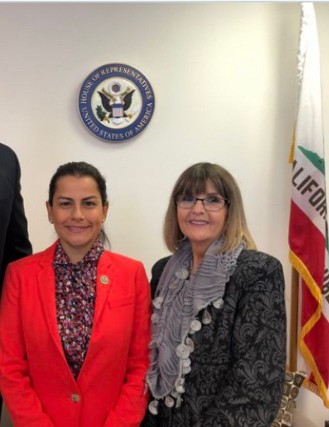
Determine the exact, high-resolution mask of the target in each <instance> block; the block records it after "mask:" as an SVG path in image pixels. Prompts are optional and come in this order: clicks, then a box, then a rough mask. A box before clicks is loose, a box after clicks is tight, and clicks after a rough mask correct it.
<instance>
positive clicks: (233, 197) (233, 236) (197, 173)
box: [163, 162, 256, 252]
mask: <svg viewBox="0 0 329 427" xmlns="http://www.w3.org/2000/svg"><path fill="white" fill-rule="evenodd" d="M208 181H211V182H212V183H213V184H214V186H215V187H216V189H217V191H218V194H220V195H221V196H222V197H224V198H226V199H227V200H228V202H227V218H226V224H225V229H224V235H225V243H224V245H223V246H222V247H221V249H220V252H227V251H231V250H233V249H235V248H236V247H237V246H238V245H239V244H240V243H241V241H242V240H244V241H245V243H246V245H247V249H255V248H256V245H255V242H254V240H253V238H252V236H251V233H250V231H249V229H248V226H247V221H246V217H245V213H244V207H243V202H242V197H241V192H240V189H239V187H238V184H237V183H236V181H235V179H234V178H233V176H232V175H231V174H230V173H229V172H228V171H227V170H226V169H224V168H223V167H222V166H219V165H217V164H212V163H205V162H203V163H196V164H194V165H192V166H190V167H189V168H187V169H186V170H185V171H184V172H183V173H182V174H181V175H180V177H179V178H178V180H177V182H176V184H175V186H174V188H173V191H172V193H171V196H170V199H169V205H168V208H167V212H166V216H165V221H164V227H163V237H164V241H165V243H166V246H167V248H168V249H169V250H170V251H171V252H175V251H176V250H177V249H178V247H179V244H180V242H181V241H182V240H183V239H184V235H183V233H182V232H181V230H180V228H179V224H178V219H177V205H176V199H177V197H178V196H180V195H182V194H195V195H198V194H202V193H205V191H206V187H207V182H208Z"/></svg>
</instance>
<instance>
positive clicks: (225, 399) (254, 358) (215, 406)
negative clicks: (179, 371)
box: [142, 250, 286, 427]
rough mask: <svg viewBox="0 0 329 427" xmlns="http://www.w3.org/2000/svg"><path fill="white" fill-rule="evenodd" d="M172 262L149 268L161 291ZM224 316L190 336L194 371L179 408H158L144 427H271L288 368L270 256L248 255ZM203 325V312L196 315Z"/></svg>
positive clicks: (278, 270)
mask: <svg viewBox="0 0 329 427" xmlns="http://www.w3.org/2000/svg"><path fill="white" fill-rule="evenodd" d="M168 259H169V257H167V258H163V259H161V260H159V261H158V262H157V263H156V264H155V265H154V267H153V269H152V280H151V286H152V291H153V294H154V291H155V289H156V286H157V284H158V281H159V278H160V276H161V273H162V271H163V269H164V266H165V265H166V263H167V261H168ZM224 302H225V305H224V307H223V309H222V310H217V309H216V308H214V307H213V306H210V307H208V311H209V312H210V314H211V316H212V319H213V320H212V322H211V323H210V324H209V325H203V326H202V329H201V330H200V331H198V332H196V333H195V334H193V335H192V336H191V337H192V339H193V341H194V344H195V350H194V352H193V353H192V354H191V355H190V359H191V362H192V363H191V367H192V371H191V372H190V373H189V374H188V375H186V378H185V393H184V394H183V395H182V397H183V404H182V406H181V407H180V408H174V409H169V408H167V407H166V406H165V405H164V403H163V402H162V401H161V402H160V405H159V414H158V415H156V416H154V415H151V414H150V413H149V412H147V414H146V416H145V419H144V421H143V423H142V426H143V427H224V426H225V427H226V426H230V427H269V426H271V423H272V421H273V420H274V418H275V415H276V413H277V411H278V409H279V405H280V400H281V395H282V389H283V383H284V377H285V362H286V313H285V301H284V277H283V271H282V267H281V264H280V262H279V261H278V260H277V259H275V258H273V257H272V256H270V255H267V254H265V253H262V252H258V251H254V250H244V251H242V252H241V254H240V256H239V258H238V264H237V268H236V270H235V272H234V274H233V275H232V277H231V279H230V281H229V283H228V284H227V287H226V291H225V296H224ZM199 316H200V318H201V316H202V312H200V313H199Z"/></svg>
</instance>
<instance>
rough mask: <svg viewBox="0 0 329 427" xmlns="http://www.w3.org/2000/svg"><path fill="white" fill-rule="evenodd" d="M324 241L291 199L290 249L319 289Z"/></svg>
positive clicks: (320, 285)
mask: <svg viewBox="0 0 329 427" xmlns="http://www.w3.org/2000/svg"><path fill="white" fill-rule="evenodd" d="M325 243H326V242H325V239H324V236H323V234H322V233H321V232H320V230H319V229H318V228H317V227H316V226H315V225H314V224H313V222H312V221H311V220H310V219H309V218H308V216H307V215H305V214H304V212H303V211H302V210H301V209H300V208H299V207H298V206H297V205H296V204H295V203H294V202H293V201H291V205H290V224H289V245H290V249H291V250H292V251H293V252H294V254H295V255H296V256H297V257H298V258H299V259H300V260H301V261H302V262H303V264H304V265H305V266H306V267H307V269H308V271H309V272H310V274H311V276H312V277H313V279H314V281H315V282H316V283H317V285H318V286H319V288H320V289H322V287H323V279H324V268H325V264H324V262H325V249H326V248H325ZM299 273H300V272H299Z"/></svg>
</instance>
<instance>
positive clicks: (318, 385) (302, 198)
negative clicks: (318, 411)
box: [289, 3, 329, 407]
mask: <svg viewBox="0 0 329 427" xmlns="http://www.w3.org/2000/svg"><path fill="white" fill-rule="evenodd" d="M297 72H298V84H299V99H298V107H297V118H296V126H295V139H294V141H293V144H292V148H291V155H290V160H291V162H292V163H293V169H292V181H291V183H292V193H291V210H290V224H289V246H290V253H289V256H290V261H291V263H292V265H293V267H294V268H295V269H296V270H297V272H298V273H299V277H300V282H301V315H300V318H301V325H300V336H299V346H300V351H301V355H302V357H303V359H304V360H305V362H306V365H307V368H308V370H309V376H308V378H307V380H306V386H307V387H308V388H309V389H311V390H312V391H314V392H316V393H318V394H319V395H320V396H321V397H322V399H323V402H324V404H325V405H326V406H327V407H329V399H328V384H329V274H328V266H329V263H328V259H329V258H328V233H327V205H326V184H325V162H324V140H323V130H322V108H321V74H320V56H319V43H318V35H317V27H316V19H315V14H314V8H313V4H312V3H302V15H301V29H300V40H299V52H298V67H297Z"/></svg>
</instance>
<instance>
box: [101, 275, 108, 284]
mask: <svg viewBox="0 0 329 427" xmlns="http://www.w3.org/2000/svg"><path fill="white" fill-rule="evenodd" d="M100 280H101V283H102V284H103V285H108V284H109V282H110V280H109V278H108V277H107V276H105V275H103V276H101V278H100Z"/></svg>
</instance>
